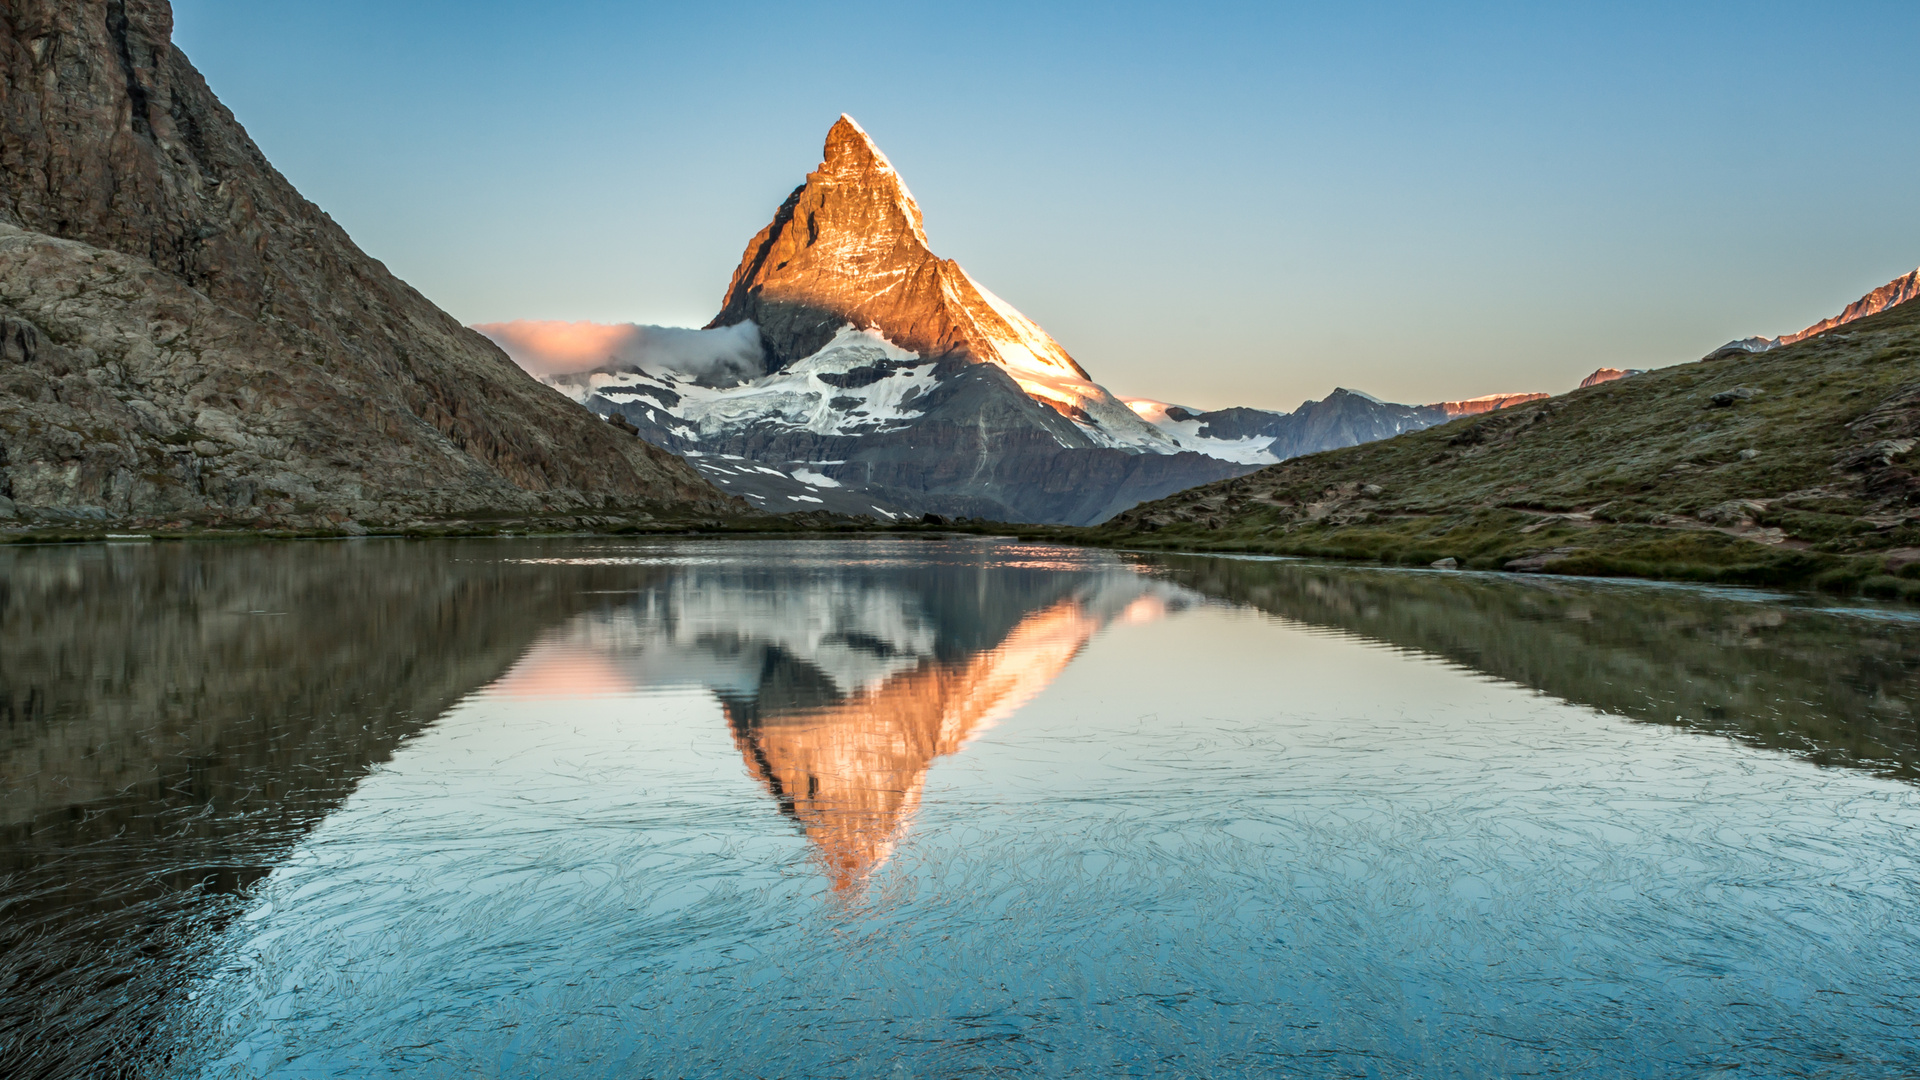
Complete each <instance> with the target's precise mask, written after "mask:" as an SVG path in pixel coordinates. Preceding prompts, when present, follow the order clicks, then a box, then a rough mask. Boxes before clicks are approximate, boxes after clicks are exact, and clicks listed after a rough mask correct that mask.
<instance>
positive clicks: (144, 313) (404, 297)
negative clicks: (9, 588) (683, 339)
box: [0, 0, 745, 532]
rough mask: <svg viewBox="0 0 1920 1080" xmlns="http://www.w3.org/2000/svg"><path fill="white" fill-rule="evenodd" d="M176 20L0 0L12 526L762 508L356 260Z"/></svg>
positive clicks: (152, 9) (0, 344)
mask: <svg viewBox="0 0 1920 1080" xmlns="http://www.w3.org/2000/svg"><path fill="white" fill-rule="evenodd" d="M171 31H172V11H171V8H170V7H169V6H168V5H167V3H166V2H165V0H20V2H15V3H9V4H7V5H5V6H4V7H0V519H4V520H0V524H5V523H6V522H7V521H14V522H16V523H29V524H30V523H38V524H47V523H59V522H69V523H71V522H76V521H79V522H85V521H94V522H121V523H126V524H131V525H135V526H142V527H156V526H165V525H168V524H194V525H239V526H254V527H294V528H327V527H336V528H340V529H343V530H345V531H349V532H351V531H356V530H357V529H359V528H362V527H363V523H364V525H380V524H388V523H396V524H397V523H406V522H413V521H419V520H423V519H434V518H447V517H457V516H465V515H474V514H500V513H507V514H542V513H566V512H578V511H582V510H587V509H592V510H596V511H598V510H603V509H605V508H607V507H610V506H611V507H617V508H620V509H621V510H622V511H623V512H624V511H637V510H639V509H640V508H649V509H651V510H652V511H658V512H667V513H697V514H725V513H737V512H741V511H743V510H744V509H745V507H744V506H743V505H742V504H739V503H738V502H737V501H735V500H731V499H728V498H727V497H725V496H723V495H721V494H719V493H718V492H716V491H715V490H714V489H713V488H712V486H711V485H709V484H708V483H706V482H705V481H704V480H703V479H701V478H700V476H699V475H698V474H697V473H695V472H694V471H693V470H692V469H690V468H689V467H687V466H686V465H685V464H684V463H683V462H681V461H679V460H677V459H675V458H674V457H673V456H672V455H671V454H668V453H665V452H663V451H661V450H659V449H657V448H654V447H651V446H648V445H647V444H646V443H645V442H643V441H642V440H640V439H637V438H635V437H634V436H633V435H632V434H631V433H629V432H627V431H623V430H621V429H618V428H615V427H613V426H610V425H608V424H604V423H601V422H599V421H597V420H596V419H595V418H594V417H593V416H592V415H590V414H588V413H584V412H582V411H580V410H579V409H577V408H576V407H574V406H573V405H572V404H571V403H569V402H567V401H566V400H565V399H564V398H562V397H561V396H560V395H557V394H554V393H553V392H552V391H551V390H550V389H548V388H546V387H542V386H540V385H539V384H538V383H537V382H535V381H534V380H533V379H531V378H529V377H527V376H526V375H525V374H524V373H523V372H521V371H520V370H519V369H518V368H517V367H516V366H515V365H514V364H512V362H511V361H509V360H508V359H507V357H506V356H505V354H503V353H502V352H500V350H499V349H497V348H496V347H494V346H493V345H492V344H491V343H490V342H488V341H487V340H485V339H484V338H482V337H481V336H480V335H478V334H476V333H474V332H472V331H470V330H467V329H465V328H464V327H462V326H460V325H459V324H458V323H456V322H455V321H454V320H453V319H452V318H451V317H449V316H448V315H446V314H445V313H444V312H442V311H440V310H439V309H438V308H436V307H434V305H433V304H432V303H431V302H429V301H428V300H427V299H426V298H425V297H423V296H421V295H420V294H419V293H417V292H415V291H414V290H413V289H411V288H409V287H408V286H407V285H406V284H405V283H404V282H401V281H399V280H398V279H396V278H395V277H393V275H391V274H390V273H388V272H387V270H386V268H385V267H383V266H382V265H381V264H380V263H379V262H377V261H375V260H374V259H372V258H369V257H368V256H367V255H366V254H365V253H363V252H362V251H360V249H359V248H357V247H356V246H354V244H353V242H352V240H350V239H349V238H348V237H347V235H346V233H345V232H344V231H343V230H342V229H341V228H340V227H339V226H338V225H336V224H335V223H334V222H333V221H332V220H331V219H330V218H329V217H328V216H327V215H326V214H325V213H323V212H322V211H320V210H319V209H318V208H317V207H315V206H314V205H313V204H312V203H309V202H307V201H306V200H305V199H304V198H302V197H301V196H300V194H299V193H298V192H297V191H295V190H294V188H293V187H292V185H291V184H289V183H288V182H287V181H286V179H285V178H284V177H282V176H281V175H280V174H279V173H278V172H277V171H275V170H274V168H273V166H272V165H271V164H269V163H268V162H267V160H266V158H265V157H264V156H263V155H262V154H261V153H260V150H259V148H258V147H256V146H255V145H254V143H253V141H252V140H251V139H250V138H248V136H247V134H246V132H245V131H244V130H243V129H242V128H241V127H240V125H239V124H238V123H237V122H236V121H235V120H234V118H233V115H232V114H231V113H230V112H228V111H227V109H226V108H225V107H224V106H222V105H221V104H220V102H219V101H218V99H216V98H215V97H214V95H213V93H212V92H211V91H210V90H209V89H208V88H207V85H206V83H205V82H204V81H203V80H202V79H201V77H200V74H199V73H198V72H197V71H195V70H194V68H193V65H192V64H191V63H189V62H188V60H187V58H186V57H185V56H184V55H183V54H182V53H181V52H180V51H179V50H178V49H176V48H174V47H173V45H172V43H171Z"/></svg>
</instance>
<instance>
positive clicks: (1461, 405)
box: [1429, 394, 1551, 419]
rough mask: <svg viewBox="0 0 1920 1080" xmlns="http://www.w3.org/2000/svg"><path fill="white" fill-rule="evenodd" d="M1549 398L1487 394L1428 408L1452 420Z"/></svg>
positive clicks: (1437, 402) (1545, 395) (1436, 403)
mask: <svg viewBox="0 0 1920 1080" xmlns="http://www.w3.org/2000/svg"><path fill="white" fill-rule="evenodd" d="M1549 396H1551V395H1548V394H1487V395H1485V396H1484V397H1476V398H1467V399H1466V400H1464V401H1436V402H1434V403H1433V404H1432V405H1431V406H1429V407H1430V408H1435V409H1439V410H1440V411H1442V412H1444V413H1446V414H1447V418H1448V419H1453V418H1454V417H1457V416H1478V415H1480V414H1481V413H1489V412H1493V411H1494V410H1496V409H1505V408H1510V407H1511V406H1514V405H1524V404H1526V403H1527V402H1529V401H1539V400H1540V399H1542V398H1545V397H1549Z"/></svg>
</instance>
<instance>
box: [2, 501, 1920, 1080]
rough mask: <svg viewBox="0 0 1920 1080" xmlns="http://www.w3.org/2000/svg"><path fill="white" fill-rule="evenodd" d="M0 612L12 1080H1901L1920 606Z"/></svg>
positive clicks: (518, 575) (89, 569)
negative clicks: (402, 1078) (1171, 1079)
mask: <svg viewBox="0 0 1920 1080" xmlns="http://www.w3.org/2000/svg"><path fill="white" fill-rule="evenodd" d="M0 590H4V591H0V721H4V727H0V737H3V738H4V742H3V743H0V751H3V752H4V756H3V757H0V784H4V788H0V829H3V830H4V832H0V840H3V841H4V846H0V856H3V860H4V861H0V1072H4V1073H5V1074H6V1075H9V1076H46V1077H64V1076H76V1075H128V1076H157V1077H182V1078H187V1077H196V1078H197V1077H255V1076H269V1077H340V1076H347V1077H351V1076H388V1075H406V1076H427V1077H439V1076H447V1077H455V1076H458V1077H472V1076H488V1077H491V1076H536V1075H537V1076H550V1077H678V1076H688V1077H734V1076H738V1077H831V1076H849V1077H895V1076H899V1077H907V1076H913V1077H947V1076H1025V1075H1041V1076H1236V1075H1260V1076H1268V1075H1301V1076H1440V1075H1463V1076H1509V1075H1517V1074H1547V1075H1555V1074H1568V1075H1581V1076H1647V1077H1666V1076H1696V1075H1699V1074H1701V1073H1706V1072H1712V1071H1718V1070H1727V1069H1735V1070H1738V1071H1739V1074H1740V1075H1755V1076H1778V1075H1809V1076H1836V1077H1838V1076H1848V1077H1875V1076H1911V1075H1913V1074H1914V1073H1915V1072H1916V1071H1920V831H1917V830H1916V826H1920V789H1917V788H1916V786H1915V779H1916V776H1917V775H1920V731H1917V729H1916V718H1915V714H1914V709H1915V703H1916V701H1920V624H1917V623H1916V622H1914V621H1913V620H1912V618H1911V612H1908V611H1902V610H1894V609H1874V610H1830V609H1825V608H1822V607H1821V606H1820V605H1819V604H1817V603H1809V602H1804V601H1797V600H1794V599H1791V598H1785V597H1769V596H1765V595H1761V594H1753V593H1739V592H1714V591H1707V590H1698V589H1688V588H1677V587H1672V586H1650V585H1637V584H1621V583H1604V582H1577V581H1537V580H1520V579H1510V578H1501V577H1497V576H1487V575H1466V574H1446V573H1438V572H1426V571H1418V572H1412V571H1393V570H1382V569H1370V568H1353V567H1329V566H1321V565H1314V564H1309V563H1300V562H1275V561H1255V560H1241V559H1200V558H1179V557H1146V556H1129V555H1123V554H1114V553H1108V552H1094V551H1082V550H1075V549H1065V548H1054V547H1048V546H1041V545H1033V544H1013V543H1002V542H994V541H975V540H924V539H917V538H916V539H900V540H867V541H849V542H771V541H729V542H719V541H697V542H694V541H689V542H627V541H611V540H543V541H531V540H530V541H504V540H502V541H476V542H444V543H403V542H379V541H369V542H354V543H341V544H264V545H235V546H218V545H139V546H112V547H105V548H103V547H99V546H94V547H69V548H58V549H39V550H15V551H4V552H0Z"/></svg>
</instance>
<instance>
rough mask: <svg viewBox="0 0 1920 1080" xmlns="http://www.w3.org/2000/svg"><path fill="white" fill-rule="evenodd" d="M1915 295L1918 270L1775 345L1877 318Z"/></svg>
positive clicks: (1919, 281)
mask: <svg viewBox="0 0 1920 1080" xmlns="http://www.w3.org/2000/svg"><path fill="white" fill-rule="evenodd" d="M1916 296H1920V270H1915V271H1913V272H1912V273H1910V274H1905V275H1902V276H1901V277H1897V278H1894V279H1893V280H1892V281H1889V282H1887V283H1886V284H1885V285H1882V286H1880V287H1879V288H1877V289H1875V290H1873V291H1872V292H1870V293H1868V294H1867V295H1865V296H1863V297H1861V298H1860V299H1858V300H1855V301H1854V302H1853V303H1851V304H1848V305H1847V306H1846V307H1845V308H1843V309H1842V310H1841V312H1840V314H1838V315H1835V316H1834V317H1833V318H1830V319H1821V320H1820V321H1819V322H1817V323H1814V324H1813V325H1812V326H1809V327H1807V328H1806V329H1805V330H1802V331H1800V332H1799V333H1797V334H1788V335H1786V336H1785V337H1781V338H1777V339H1775V342H1774V344H1776V345H1791V344H1793V343H1794V342H1796V341H1804V340H1806V339H1807V338H1810V337H1812V336H1813V335H1815V334H1821V333H1825V332H1826V331H1828V330H1831V329H1833V328H1834V327H1836V326H1844V325H1845V324H1847V323H1850V322H1852V321H1854V320H1855V319H1864V318H1866V317H1867V316H1869V315H1878V314H1879V313H1881V312H1883V311H1885V310H1887V309H1888V308H1890V307H1893V306H1894V305H1896V304H1904V303H1906V302H1907V301H1909V300H1911V299H1913V298H1914V297H1916Z"/></svg>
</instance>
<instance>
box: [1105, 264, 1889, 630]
mask: <svg viewBox="0 0 1920 1080" xmlns="http://www.w3.org/2000/svg"><path fill="white" fill-rule="evenodd" d="M1896 284H1898V283H1896ZM1916 446H1920V303H1912V302H1907V303H1900V304H1896V305H1894V306H1892V307H1888V308H1885V309H1884V310H1881V311H1879V312H1878V313H1877V314H1871V315H1867V316H1865V317H1861V318H1856V319H1852V320H1850V321H1847V322H1844V323H1840V324H1836V325H1834V326H1832V327H1830V328H1828V329H1826V330H1825V331H1823V332H1819V333H1815V334H1813V335H1812V336H1810V337H1805V338H1802V339H1800V340H1798V341H1795V342H1792V343H1790V344H1786V345H1781V346H1777V347H1772V348H1769V349H1767V350H1764V351H1759V352H1750V351H1746V350H1733V351H1727V350H1722V351H1720V352H1716V353H1715V354H1713V355H1712V356H1710V357H1709V358H1707V359H1706V360H1702V361H1700V362H1697V363H1690V364H1679V365H1676V366H1673V367H1668V368H1662V369H1660V370H1657V371H1650V372H1646V373H1644V374H1636V375H1633V376H1632V377H1631V378H1618V379H1613V380H1611V381H1606V382H1599V383H1595V384H1593V385H1590V386H1587V387H1585V388H1583V389H1580V390H1575V391H1574V392H1572V393H1570V394H1566V395H1563V396H1561V397H1557V398H1553V399H1551V400H1547V401H1539V402H1531V403H1527V404H1524V405H1521V406H1519V407H1517V408H1512V409H1507V410H1503V411H1500V412H1495V413H1488V414H1486V415H1482V416H1478V417H1473V418H1469V419H1463V420H1457V421H1454V422H1453V423H1451V424H1447V425H1445V426H1442V427H1437V428H1432V429H1429V430H1426V431H1419V432H1414V433H1411V434H1407V435H1402V436H1400V437H1398V438H1395V439H1389V440H1387V441H1384V442H1378V443H1371V444H1368V445H1365V446H1356V447H1352V448H1349V449H1343V450H1334V451H1329V452H1327V453H1322V454H1315V455H1313V456H1311V457H1303V458H1299V459H1296V460H1293V461H1288V462H1284V463H1282V464H1279V465H1274V466H1270V467H1268V468H1266V469H1263V470H1261V471H1260V472H1257V473H1254V474H1252V475H1250V476H1246V477H1242V478H1239V479H1235V480H1231V481H1227V482H1224V483H1218V484H1213V485H1209V486H1205V487H1201V488H1197V489H1194V490H1192V491H1188V492H1183V493H1181V494H1179V495H1176V496H1174V497H1172V498H1168V499H1164V500H1161V501H1159V502H1155V503H1149V504H1146V505H1143V506H1140V507H1137V508H1135V509H1133V510H1131V511H1128V512H1127V513H1125V514H1122V515H1120V516H1119V517H1117V518H1115V519H1114V520H1113V521H1112V522H1110V523H1109V525H1108V526H1107V528H1106V529H1105V530H1104V532H1103V533H1102V534H1101V535H1102V536H1103V537H1104V538H1105V539H1106V540H1108V541H1109V542H1121V543H1129V544H1139V545H1146V546H1161V545H1164V546H1169V547H1175V546H1177V547H1183V548H1199V549H1215V550H1227V549H1230V550H1241V551H1265V552H1273V553H1277V554H1297V555H1329V556H1339V557H1348V558H1369V559H1381V560H1385V561H1389V562H1401V563H1418V564H1425V563H1427V562H1429V561H1436V560H1445V559H1452V560H1454V561H1455V562H1456V563H1457V564H1458V565H1461V566H1467V567H1475V568H1484V569H1507V570H1527V571H1548V572H1557V573H1601V574H1630V575H1636V576H1647V577H1667V578H1686V579H1696V580H1709V581H1727V582H1752V583H1768V582H1777V583H1783V584H1787V583H1791V584H1813V585H1817V586H1822V587H1832V588H1837V589H1842V590H1851V589H1856V588H1863V589H1865V590H1867V591H1869V592H1872V593H1877V594H1882V595H1915V594H1920V477H1916V475H1915V472H1914V464H1915V462H1914V457H1913V451H1914V449H1915V448H1916Z"/></svg>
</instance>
